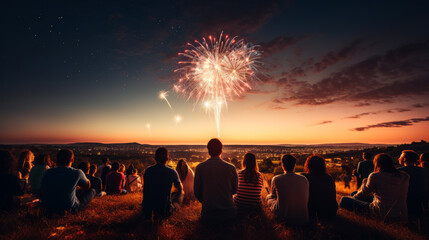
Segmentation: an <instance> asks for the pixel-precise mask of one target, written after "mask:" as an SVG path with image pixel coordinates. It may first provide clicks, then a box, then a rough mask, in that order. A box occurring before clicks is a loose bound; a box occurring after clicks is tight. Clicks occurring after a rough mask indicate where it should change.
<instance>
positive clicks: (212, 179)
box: [194, 138, 238, 223]
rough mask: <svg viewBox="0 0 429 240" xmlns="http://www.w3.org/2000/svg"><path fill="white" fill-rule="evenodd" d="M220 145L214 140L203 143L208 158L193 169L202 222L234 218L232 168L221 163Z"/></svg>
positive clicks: (235, 214)
mask: <svg viewBox="0 0 429 240" xmlns="http://www.w3.org/2000/svg"><path fill="white" fill-rule="evenodd" d="M222 147H223V146H222V143H221V141H219V139H217V138H213V139H211V140H210V141H209V142H208V144H207V149H208V152H209V155H210V158H209V159H208V160H206V161H204V162H202V163H200V164H199V165H198V166H197V167H196V169H195V180H194V194H195V197H196V198H197V200H198V201H199V202H201V204H202V208H201V219H202V221H203V222H214V223H218V222H225V221H228V220H232V219H234V218H235V217H236V216H237V209H236V208H235V204H234V201H233V195H234V194H236V193H237V186H238V176H237V171H236V169H235V166H234V165H232V164H230V163H227V162H225V161H223V160H222V159H221V158H220V155H221V154H222Z"/></svg>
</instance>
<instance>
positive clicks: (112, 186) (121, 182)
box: [106, 170, 125, 194]
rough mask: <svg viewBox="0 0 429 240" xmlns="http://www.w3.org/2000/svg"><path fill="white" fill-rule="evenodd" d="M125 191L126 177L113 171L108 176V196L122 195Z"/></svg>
mask: <svg viewBox="0 0 429 240" xmlns="http://www.w3.org/2000/svg"><path fill="white" fill-rule="evenodd" d="M123 189H125V175H124V174H123V173H120V172H117V171H115V170H112V171H111V172H110V173H109V174H107V176H106V192H107V194H120V193H122V192H123Z"/></svg>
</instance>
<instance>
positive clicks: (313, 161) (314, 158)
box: [304, 155, 326, 174]
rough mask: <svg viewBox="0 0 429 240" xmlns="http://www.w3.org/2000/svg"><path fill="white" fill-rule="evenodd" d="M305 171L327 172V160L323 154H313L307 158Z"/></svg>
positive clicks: (312, 172)
mask: <svg viewBox="0 0 429 240" xmlns="http://www.w3.org/2000/svg"><path fill="white" fill-rule="evenodd" d="M304 171H305V172H306V173H311V174H326V162H325V159H324V158H323V157H322V156H319V155H311V156H309V157H308V158H307V160H305V164H304Z"/></svg>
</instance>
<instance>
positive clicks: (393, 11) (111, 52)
mask: <svg viewBox="0 0 429 240" xmlns="http://www.w3.org/2000/svg"><path fill="white" fill-rule="evenodd" d="M151 2H152V3H149V1H110V2H109V1H84V2H82V3H78V2H76V1H56V2H51V3H48V2H44V3H40V1H32V2H31V3H27V4H25V5H24V4H23V3H22V2H16V3H8V5H7V6H5V8H3V11H2V18H3V19H2V21H1V22H2V23H1V25H2V29H3V31H2V32H3V34H2V44H1V45H2V51H1V53H0V54H1V66H2V67H1V77H0V79H1V80H0V81H1V82H0V106H1V112H0V143H72V142H105V143H111V142H139V143H149V144H199V143H206V142H207V141H208V140H209V139H210V138H212V137H217V131H216V125H215V121H214V119H213V117H211V116H210V115H208V114H206V113H205V111H204V110H203V109H202V108H200V107H198V106H197V107H196V108H195V109H194V101H193V99H190V100H188V101H187V99H186V98H184V97H183V96H180V95H177V94H175V93H174V92H173V91H170V90H171V89H172V85H173V84H174V82H175V81H177V76H176V75H175V74H173V71H174V69H177V68H178V64H177V61H178V60H179V59H178V56H177V53H178V52H182V51H183V50H184V49H185V48H186V43H187V42H192V41H194V40H195V39H198V40H200V39H201V38H202V37H207V36H209V35H213V36H218V35H219V34H220V33H221V32H222V31H223V32H224V33H225V34H229V35H230V36H238V37H239V38H243V39H244V40H245V41H246V42H251V43H253V44H256V45H259V46H260V47H259V49H260V50H261V51H262V52H263V53H262V59H261V61H262V63H263V66H261V67H260V68H259V70H260V74H261V76H262V77H261V78H260V80H259V81H255V82H253V89H252V90H250V91H249V92H248V93H246V94H244V95H243V96H241V97H238V98H236V99H234V100H233V101H229V103H228V110H227V111H224V112H223V113H222V120H221V126H220V139H221V140H222V141H223V142H224V143H227V144H232V143H239V144H245V143H249V144H288V143H305V144H310V143H340V142H362V143H405V142H410V141H420V140H422V139H424V140H429V30H428V29H429V14H428V9H429V8H428V7H429V6H428V4H427V3H426V2H425V1H416V2H412V3H411V2H410V1H384V2H382V1H329V2H326V1H314V2H309V1H285V2H283V3H279V2H280V1H279V2H277V1H275V2H269V1H234V2H233V3H232V2H231V1H212V2H211V3H210V4H208V3H209V2H207V1H156V2H155V1H151ZM161 90H164V91H170V92H169V96H168V100H169V101H170V103H171V105H172V106H173V109H174V111H172V110H171V109H170V108H169V107H168V105H167V104H166V102H165V101H162V100H161V99H159V97H158V94H159V92H160V91H161ZM178 114H179V115H180V116H181V117H182V118H183V119H182V121H181V122H179V123H177V122H175V120H174V116H176V115H178ZM147 124H150V125H151V134H149V131H148V128H147V126H146V125H147Z"/></svg>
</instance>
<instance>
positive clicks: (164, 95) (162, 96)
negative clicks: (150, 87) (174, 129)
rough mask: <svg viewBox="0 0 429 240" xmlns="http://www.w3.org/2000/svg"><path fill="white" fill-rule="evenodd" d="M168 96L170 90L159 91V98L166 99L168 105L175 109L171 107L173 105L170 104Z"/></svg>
mask: <svg viewBox="0 0 429 240" xmlns="http://www.w3.org/2000/svg"><path fill="white" fill-rule="evenodd" d="M167 96H168V92H165V91H161V92H159V98H160V99H163V100H165V101H166V102H167V104H168V107H169V108H170V109H171V110H173V108H172V107H171V105H170V102H169V101H168V99H167Z"/></svg>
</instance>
